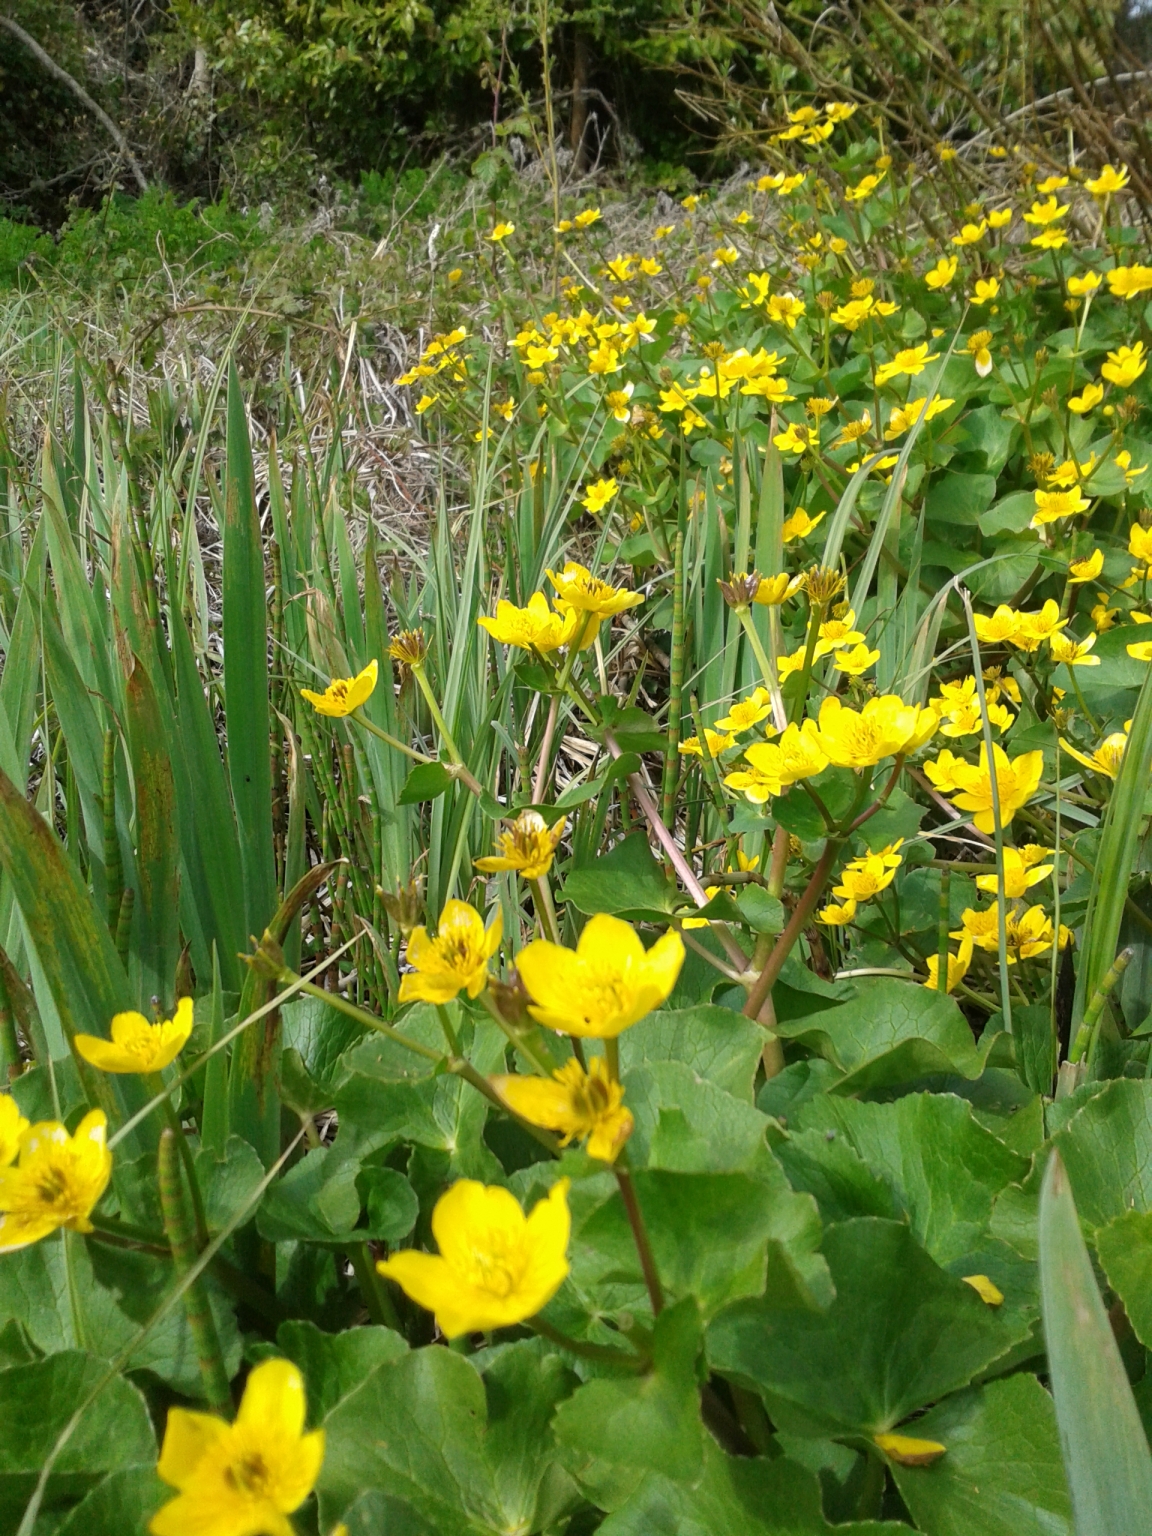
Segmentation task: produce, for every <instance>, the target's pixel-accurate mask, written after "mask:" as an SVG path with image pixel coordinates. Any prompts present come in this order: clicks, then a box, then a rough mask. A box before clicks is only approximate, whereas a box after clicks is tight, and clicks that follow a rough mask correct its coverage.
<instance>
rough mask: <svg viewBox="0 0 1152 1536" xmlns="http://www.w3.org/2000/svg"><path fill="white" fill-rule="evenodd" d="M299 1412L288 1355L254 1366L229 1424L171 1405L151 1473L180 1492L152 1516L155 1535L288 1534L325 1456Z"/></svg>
mask: <svg viewBox="0 0 1152 1536" xmlns="http://www.w3.org/2000/svg"><path fill="white" fill-rule="evenodd" d="M304 1409H305V1401H304V1382H303V1379H302V1377H301V1375H300V1372H299V1371H298V1370H297V1369H296V1367H295V1366H294V1365H293V1364H292V1362H291V1361H290V1360H264V1361H262V1362H261V1364H259V1365H258V1366H257V1367H256V1368H255V1370H254V1371H253V1372H252V1374H251V1375H250V1376H249V1378H248V1384H247V1385H246V1386H245V1388H244V1398H243V1400H242V1402H241V1404H240V1411H239V1413H238V1414H237V1415H236V1422H235V1423H234V1424H227V1423H225V1421H224V1420H223V1419H218V1418H216V1417H215V1415H214V1414H209V1413H195V1412H192V1411H191V1410H190V1409H187V1408H170V1409H169V1410H168V1423H167V1426H166V1428H165V1431H164V1446H163V1449H162V1450H161V1452H160V1460H159V1462H158V1463H157V1466H156V1471H157V1473H158V1474H159V1476H160V1477H162V1478H163V1479H164V1481H165V1482H166V1483H168V1484H170V1486H171V1487H173V1488H176V1489H178V1490H179V1491H178V1493H177V1496H176V1497H175V1498H174V1499H171V1500H170V1501H169V1502H168V1503H167V1504H165V1505H164V1506H163V1508H162V1509H161V1510H160V1511H159V1512H158V1513H157V1514H155V1515H154V1516H153V1517H152V1522H151V1524H150V1525H149V1527H148V1529H149V1530H150V1531H151V1532H152V1536H255V1533H257V1532H259V1533H261V1536H293V1529H294V1528H293V1526H292V1523H291V1521H290V1520H289V1519H288V1516H289V1515H290V1514H292V1512H293V1511H294V1510H296V1509H299V1507H300V1505H301V1504H303V1502H304V1500H305V1499H306V1498H307V1497H308V1495H309V1494H310V1493H311V1492H312V1489H313V1487H314V1486H315V1484H316V1479H317V1477H319V1475H320V1466H321V1464H322V1462H323V1460H324V1431H323V1430H322V1429H316V1430H313V1431H312V1433H311V1434H308V1435H306V1434H304V1433H303V1430H304Z"/></svg>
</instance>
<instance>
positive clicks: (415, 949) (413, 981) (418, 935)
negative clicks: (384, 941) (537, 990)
mask: <svg viewBox="0 0 1152 1536" xmlns="http://www.w3.org/2000/svg"><path fill="white" fill-rule="evenodd" d="M503 932H504V919H503V917H502V915H501V914H500V912H499V911H497V913H496V916H495V917H494V918H493V920H492V925H491V927H489V928H487V929H485V927H484V919H483V918H482V917H481V916H480V914H479V912H477V910H476V908H475V907H470V906H469V905H468V903H467V902H466V901H456V900H454V899H453V900H449V901H447V902H446V903H445V905H444V910H443V911H442V912H441V914H440V924H439V927H438V928H437V931H436V937H435V938H434V939H431V938H429V937H428V930H427V929H426V928H423V927H421V928H414V929H413V930H412V937H411V938H410V939H409V940H408V955H407V958H408V964H409V965H411V966H413V967H414V969H413V970H412V971H409V972H407V973H406V974H405V975H404V976H402V977H401V978H400V1001H401V1002H402V1003H411V1002H414V1001H416V1000H419V1001H421V1002H425V1003H447V1002H450V1001H451V999H452V998H454V997H455V996H456V994H457V993H458V992H460V991H461V990H462V989H467V992H468V996H469V997H479V996H480V994H481V992H483V990H484V988H485V986H486V985H487V983H488V962H489V960H490V959H491V958H492V956H493V955H494V954H495V953H496V950H497V948H498V947H499V944H500V938H501V935H502V934H503Z"/></svg>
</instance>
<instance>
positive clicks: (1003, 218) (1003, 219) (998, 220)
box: [988, 208, 1012, 229]
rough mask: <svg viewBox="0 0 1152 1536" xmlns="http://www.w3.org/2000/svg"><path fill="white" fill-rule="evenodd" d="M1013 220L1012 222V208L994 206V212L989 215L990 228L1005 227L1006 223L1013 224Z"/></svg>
mask: <svg viewBox="0 0 1152 1536" xmlns="http://www.w3.org/2000/svg"><path fill="white" fill-rule="evenodd" d="M1011 222H1012V210H1011V208H994V209H993V210H992V212H991V213H990V214H989V215H988V228H989V229H1003V228H1004V227H1005V225H1007V224H1011Z"/></svg>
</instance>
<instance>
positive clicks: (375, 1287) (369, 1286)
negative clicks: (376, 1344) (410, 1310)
mask: <svg viewBox="0 0 1152 1536" xmlns="http://www.w3.org/2000/svg"><path fill="white" fill-rule="evenodd" d="M348 1257H349V1258H350V1259H351V1260H352V1268H353V1270H354V1271H355V1274H356V1283H357V1285H358V1286H359V1287H360V1295H361V1297H362V1298H363V1301H364V1306H365V1309H366V1311H367V1313H368V1316H369V1317H370V1318H371V1319H372V1321H373V1322H374V1323H376V1324H377V1326H378V1327H381V1328H391V1329H393V1330H394V1331H395V1332H396V1333H401V1332H403V1330H402V1328H401V1327H400V1318H399V1316H398V1315H397V1312H396V1307H395V1305H394V1304H393V1301H392V1298H391V1296H389V1294H388V1289H387V1287H386V1286H385V1285H383V1284H382V1283H381V1279H380V1276H379V1275H378V1274H377V1273H376V1265H375V1264H374V1263H373V1261H372V1255H371V1253H370V1252H369V1249H368V1244H367V1243H354V1244H353V1246H352V1247H351V1248H349V1250H348Z"/></svg>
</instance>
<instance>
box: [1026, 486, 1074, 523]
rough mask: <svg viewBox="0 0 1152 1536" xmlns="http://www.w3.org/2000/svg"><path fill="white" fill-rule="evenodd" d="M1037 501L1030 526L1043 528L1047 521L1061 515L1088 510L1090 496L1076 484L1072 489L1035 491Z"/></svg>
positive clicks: (1054, 519) (1065, 515)
mask: <svg viewBox="0 0 1152 1536" xmlns="http://www.w3.org/2000/svg"><path fill="white" fill-rule="evenodd" d="M1032 495H1033V497H1034V498H1035V501H1036V512H1035V515H1034V516H1033V518H1032V521H1031V522H1030V523H1029V525H1028V526H1029V527H1030V528H1042V527H1043V526H1044V524H1045V523H1054V522H1056V521H1057V519H1058V518H1061V517H1075V516H1076V514H1077V513H1078V512H1086V511H1087V510H1088V506H1089V502H1088V498H1087V497H1086V496H1085V495H1084V493H1083V491H1082V490H1081V489H1080V487H1079V486H1074V487H1073V488H1072V490H1070V491H1033V492H1032Z"/></svg>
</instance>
